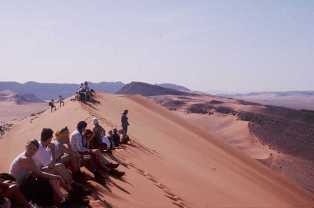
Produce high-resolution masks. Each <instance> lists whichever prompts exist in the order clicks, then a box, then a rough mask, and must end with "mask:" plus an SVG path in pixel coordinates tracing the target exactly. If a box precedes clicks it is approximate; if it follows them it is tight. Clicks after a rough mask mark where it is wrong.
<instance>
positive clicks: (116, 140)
mask: <svg viewBox="0 0 314 208" xmlns="http://www.w3.org/2000/svg"><path fill="white" fill-rule="evenodd" d="M112 132H113V134H112V141H113V143H114V146H115V147H119V146H120V142H121V141H120V136H119V134H118V129H116V128H114V129H113V130H112Z"/></svg>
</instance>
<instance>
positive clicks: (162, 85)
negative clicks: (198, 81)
mask: <svg viewBox="0 0 314 208" xmlns="http://www.w3.org/2000/svg"><path fill="white" fill-rule="evenodd" d="M156 85H158V86H160V87H164V88H168V89H173V90H178V91H182V92H191V90H190V89H188V88H187V87H184V86H182V85H176V84H171V83H162V84H156Z"/></svg>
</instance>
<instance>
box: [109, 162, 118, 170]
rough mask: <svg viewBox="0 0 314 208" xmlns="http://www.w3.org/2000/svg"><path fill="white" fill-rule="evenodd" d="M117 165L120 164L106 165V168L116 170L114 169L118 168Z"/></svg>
mask: <svg viewBox="0 0 314 208" xmlns="http://www.w3.org/2000/svg"><path fill="white" fill-rule="evenodd" d="M119 165H120V164H118V163H117V164H114V163H109V164H108V165H107V167H108V168H112V169H116V168H118V167H119Z"/></svg>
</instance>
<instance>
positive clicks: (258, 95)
mask: <svg viewBox="0 0 314 208" xmlns="http://www.w3.org/2000/svg"><path fill="white" fill-rule="evenodd" d="M222 96H225V97H231V98H236V99H241V100H246V101H251V102H256V103H261V104H264V105H276V106H282V107H287V108H293V109H306V110H314V91H286V92H252V93H246V94H227V95H226V94H222Z"/></svg>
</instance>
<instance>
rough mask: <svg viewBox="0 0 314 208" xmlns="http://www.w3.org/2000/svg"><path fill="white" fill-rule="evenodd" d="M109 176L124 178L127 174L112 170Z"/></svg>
mask: <svg viewBox="0 0 314 208" xmlns="http://www.w3.org/2000/svg"><path fill="white" fill-rule="evenodd" d="M109 174H110V175H111V176H113V177H117V178H121V177H122V176H124V175H125V172H122V171H118V170H111V171H110V172H109Z"/></svg>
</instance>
